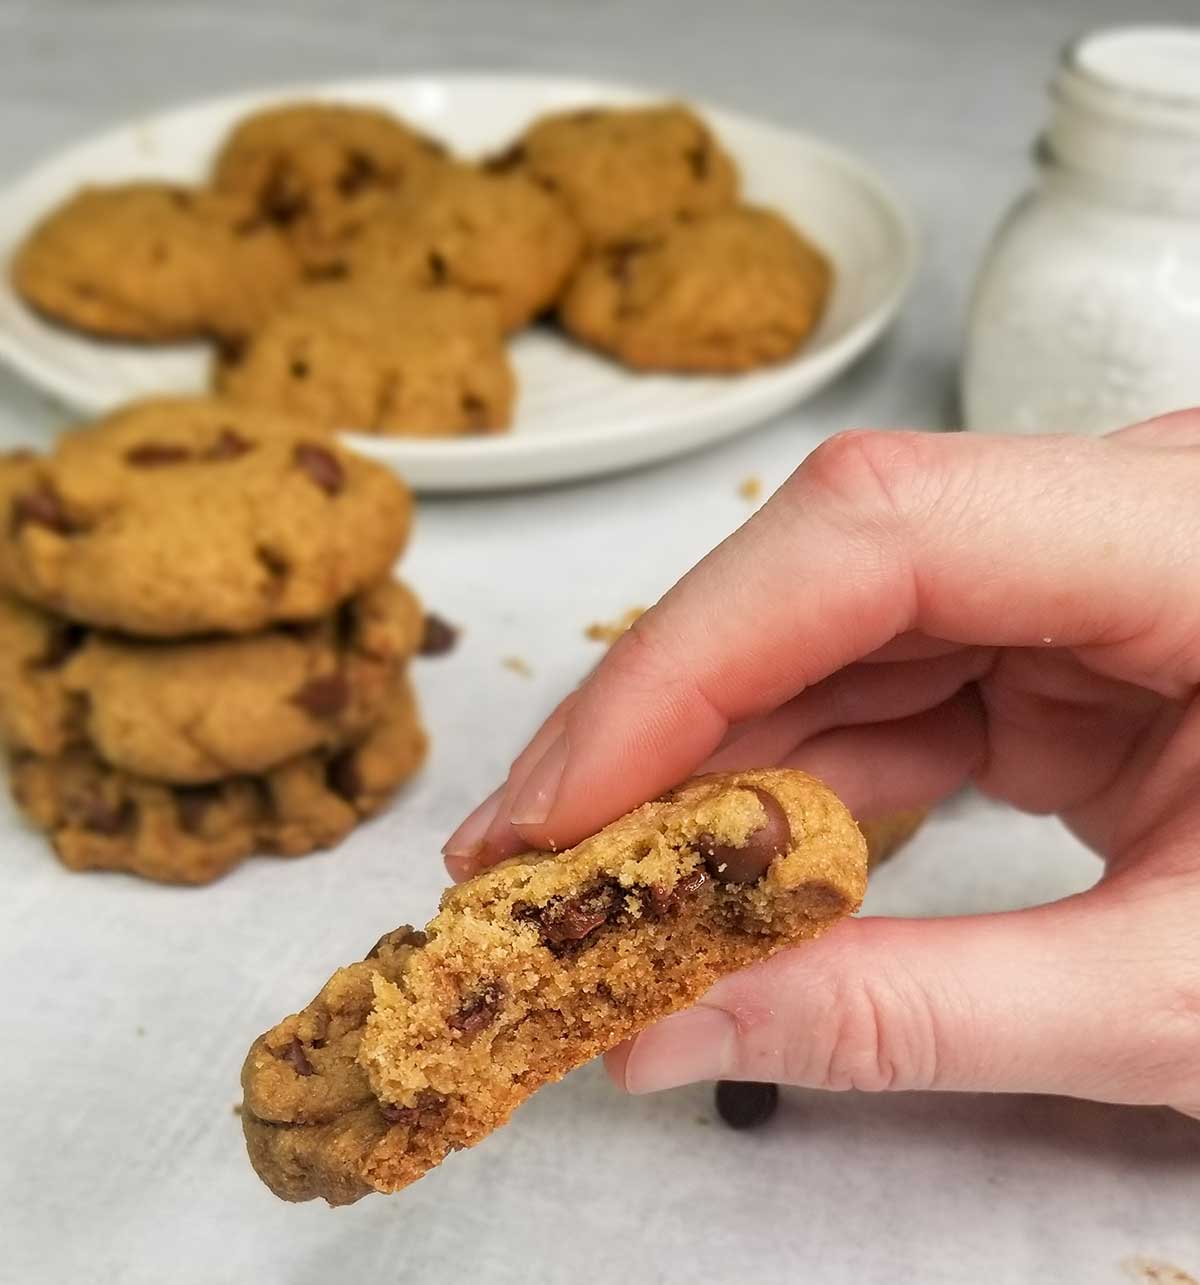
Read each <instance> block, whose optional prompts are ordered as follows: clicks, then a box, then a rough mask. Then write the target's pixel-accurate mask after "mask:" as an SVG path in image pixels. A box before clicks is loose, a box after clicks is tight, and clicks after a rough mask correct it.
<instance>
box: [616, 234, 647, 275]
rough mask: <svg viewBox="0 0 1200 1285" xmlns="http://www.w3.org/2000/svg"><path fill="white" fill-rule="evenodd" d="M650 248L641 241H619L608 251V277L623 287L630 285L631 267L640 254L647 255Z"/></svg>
mask: <svg viewBox="0 0 1200 1285" xmlns="http://www.w3.org/2000/svg"><path fill="white" fill-rule="evenodd" d="M649 248H650V247H649V246H648V245H645V244H643V243H642V242H640V241H619V242H617V243H616V244H615V245H613V246H610V247H609V250H608V275H609V276H610V277H612V278H613V280H614V281H619V282H620V283H621V285H628V284H629V280H630V277H631V275H632V274H631V270H630V265H631V263H632V262H633V260H634V259H635V258H636V257H637V255H639V254H645V252H646V251H647V250H648V249H649Z"/></svg>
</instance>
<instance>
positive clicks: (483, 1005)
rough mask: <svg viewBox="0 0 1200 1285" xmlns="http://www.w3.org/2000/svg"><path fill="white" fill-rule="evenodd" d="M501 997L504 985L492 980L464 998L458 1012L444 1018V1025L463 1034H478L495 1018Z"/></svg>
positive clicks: (502, 997) (502, 996)
mask: <svg viewBox="0 0 1200 1285" xmlns="http://www.w3.org/2000/svg"><path fill="white" fill-rule="evenodd" d="M503 999H504V987H503V986H502V985H501V984H500V983H499V982H492V983H491V984H490V985H488V986H485V987H484V988H483V989H482V990H481V991H479V992H478V994H475V995H472V996H470V997H469V998H468V999H467V1000H465V1001H464V1002H463V1004H462V1006H461V1007H460V1008H459V1010H458V1012H457V1013H455V1014H454V1015H453V1016H452V1017H449V1018H447V1019H446V1025H447V1026H448V1027H449V1028H450V1029H451V1030H452V1031H462V1033H463V1034H464V1035H478V1034H479V1032H480V1031H482V1030H483V1029H484V1028H485V1027H487V1026H490V1025H491V1024H492V1022H494V1021H495V1020H496V1014H497V1013H498V1012H499V1011H500V1004H501V1002H502V1001H503Z"/></svg>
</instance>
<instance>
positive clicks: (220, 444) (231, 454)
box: [204, 428, 254, 460]
mask: <svg viewBox="0 0 1200 1285" xmlns="http://www.w3.org/2000/svg"><path fill="white" fill-rule="evenodd" d="M253 449H254V446H253V445H252V444H251V443H250V442H248V441H246V439H245V438H244V437H242V436H241V434H240V433H237V432H235V431H234V430H233V429H232V428H223V429H221V433H220V436H219V437H218V438H217V440H216V441H215V442H214V443H213V444H212V445H211V446H210V447H209V448H208V450H206V451H205V452H204V458H205V459H206V460H236V459H238V458H239V457H240V456H242V455H245V454H247V453H248V452H249V451H252V450H253Z"/></svg>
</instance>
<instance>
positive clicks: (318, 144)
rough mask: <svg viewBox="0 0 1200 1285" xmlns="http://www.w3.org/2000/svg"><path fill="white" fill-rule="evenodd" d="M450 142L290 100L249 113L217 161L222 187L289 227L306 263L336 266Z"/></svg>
mask: <svg viewBox="0 0 1200 1285" xmlns="http://www.w3.org/2000/svg"><path fill="white" fill-rule="evenodd" d="M445 163H446V152H445V148H443V146H442V145H441V144H440V143H439V142H437V141H436V140H434V139H432V138H429V137H427V136H426V135H424V134H420V133H418V132H417V131H416V130H414V129H411V128H410V127H409V126H408V125H406V124H405V123H404V122H403V121H401V120H398V119H397V118H396V117H394V116H391V115H389V114H388V113H387V112H384V111H379V110H376V109H374V108H370V107H356V106H351V105H349V104H337V103H289V104H285V105H284V106H282V107H272V108H267V109H266V110H264V111H260V112H256V113H255V114H254V115H252V116H247V117H246V118H245V119H244V120H243V121H242V122H241V123H240V124H238V125H237V126H236V127H235V128H234V130H233V132H232V133H231V134H230V135H229V137H228V138H227V139H226V141H225V143H224V145H223V146H222V148H221V150H220V152H219V153H218V155H217V158H216V161H215V163H214V167H213V175H212V181H213V185H214V187H216V188H217V189H218V191H222V192H228V193H232V194H234V195H236V196H240V197H243V198H246V199H247V200H249V201H250V202H251V204H252V207H253V208H255V209H256V210H257V211H258V212H259V213H260V214H261V215H262V216H263V217H264V218H266V219H269V220H270V221H271V222H272V223H274V224H276V225H277V226H279V227H282V228H284V229H286V230H287V232H288V233H289V235H290V237H291V240H292V243H293V244H294V246H295V248H296V251H297V253H298V254H299V256H300V258H301V260H302V261H303V263H304V265H305V266H306V267H307V268H309V269H313V270H318V271H319V270H323V269H329V268H331V267H335V266H337V265H338V264H339V263H340V262H341V259H342V256H343V254H344V252H345V250H346V247H347V246H348V245H349V244H350V243H351V242H352V241H353V240H354V238H355V236H357V234H358V233H359V232H360V231H361V229H362V226H363V224H364V223H365V221H366V220H367V219H368V218H369V216H370V214H371V213H372V212H373V211H374V210H375V209H376V208H378V206H379V205H380V203H381V202H382V201H385V200H387V199H388V198H389V197H392V196H394V195H396V194H397V193H400V192H404V191H407V190H408V189H410V188H412V187H414V186H418V185H420V184H421V183H422V182H424V181H425V180H426V179H427V178H429V177H430V175H431V174H433V173H435V172H436V171H437V170H438V169H440V168H441V166H442V165H444V164H445Z"/></svg>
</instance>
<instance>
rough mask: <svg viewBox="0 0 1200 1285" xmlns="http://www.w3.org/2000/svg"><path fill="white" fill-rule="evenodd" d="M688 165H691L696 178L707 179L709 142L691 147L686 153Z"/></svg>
mask: <svg viewBox="0 0 1200 1285" xmlns="http://www.w3.org/2000/svg"><path fill="white" fill-rule="evenodd" d="M684 156H685V158H686V160H687V163H688V165H689V166H690V167H691V171H692V177H693V178H696V179H706V178H707V177H708V144H707V143H700V144H698V145H697V146H696V147H693V148H690V149H689V150H688V151H687V152H685V153H684Z"/></svg>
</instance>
